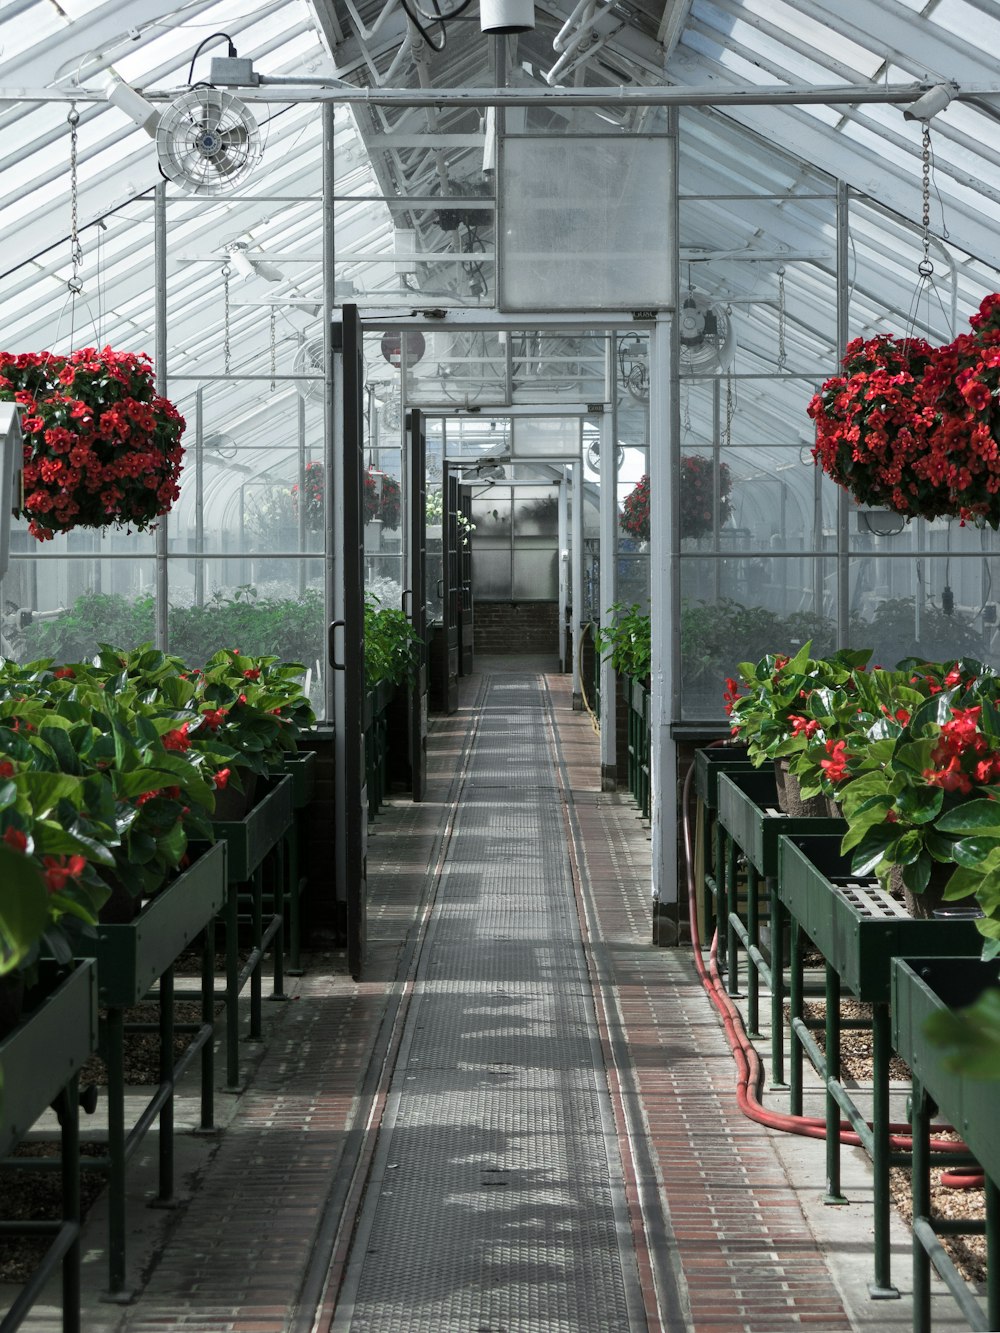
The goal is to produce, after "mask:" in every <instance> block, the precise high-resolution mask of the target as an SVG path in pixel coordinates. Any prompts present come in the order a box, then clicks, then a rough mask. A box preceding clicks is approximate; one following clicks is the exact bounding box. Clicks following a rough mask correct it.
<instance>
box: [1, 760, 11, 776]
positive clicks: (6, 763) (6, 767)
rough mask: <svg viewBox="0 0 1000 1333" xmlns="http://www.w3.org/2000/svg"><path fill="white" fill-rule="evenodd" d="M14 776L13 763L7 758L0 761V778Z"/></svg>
mask: <svg viewBox="0 0 1000 1333" xmlns="http://www.w3.org/2000/svg"><path fill="white" fill-rule="evenodd" d="M13 776H14V765H13V764H12V763H11V762H10V760H9V759H4V760H3V761H0V778H12V777H13Z"/></svg>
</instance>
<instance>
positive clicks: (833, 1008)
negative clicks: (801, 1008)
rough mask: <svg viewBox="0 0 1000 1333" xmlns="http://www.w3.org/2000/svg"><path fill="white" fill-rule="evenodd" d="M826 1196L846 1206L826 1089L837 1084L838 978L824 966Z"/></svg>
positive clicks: (835, 1111)
mask: <svg viewBox="0 0 1000 1333" xmlns="http://www.w3.org/2000/svg"><path fill="white" fill-rule="evenodd" d="M825 1054H826V1061H825V1068H826V1088H827V1091H826V1194H825V1196H824V1198H823V1202H824V1203H830V1204H840V1203H847V1200H846V1199H845V1198H844V1195H843V1193H842V1192H841V1188H840V1104H839V1103H838V1101H837V1099H836V1097H834V1095H833V1093H832V1091H831V1090H830V1085H831V1083H833V1082H834V1081H836V1082H838V1083H839V1082H840V975H839V973H838V972H837V970H836V969H835V968H834V967H832V966H831V964H830V963H827V964H826V1052H825Z"/></svg>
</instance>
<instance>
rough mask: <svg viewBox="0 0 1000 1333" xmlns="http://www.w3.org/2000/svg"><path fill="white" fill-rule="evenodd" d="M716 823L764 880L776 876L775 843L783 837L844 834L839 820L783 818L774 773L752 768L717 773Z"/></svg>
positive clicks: (789, 816)
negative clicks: (742, 770) (717, 814)
mask: <svg viewBox="0 0 1000 1333" xmlns="http://www.w3.org/2000/svg"><path fill="white" fill-rule="evenodd" d="M718 783H719V822H720V823H721V824H722V827H723V828H724V829H725V830H726V832H727V833H729V834H730V836H731V837H732V839H733V841H734V842H735V843H736V845H737V846H738V847H739V848H741V850H742V851H743V854H744V855H745V856H746V857H747V859H748V860H749V861H750V862H751V864H752V865H753V866H755V868H756V869H757V871H758V872H759V873H760V874H762V875H763V876H765V878H767V879H773V878H774V876H775V875H777V873H778V844H779V843H780V841H781V838H782V836H783V835H786V834H787V835H788V836H792V835H794V834H800V833H838V834H843V831H844V827H845V826H844V821H843V820H842V819H826V818H823V819H810V818H800V817H798V816H792V815H784V814H782V813H781V811H780V810H779V809H778V789H777V786H776V784H775V780H774V774H773V773H767V772H763V771H762V770H760V769H752V770H750V771H749V772H740V771H739V770H733V771H730V772H724V773H720V774H719V777H718Z"/></svg>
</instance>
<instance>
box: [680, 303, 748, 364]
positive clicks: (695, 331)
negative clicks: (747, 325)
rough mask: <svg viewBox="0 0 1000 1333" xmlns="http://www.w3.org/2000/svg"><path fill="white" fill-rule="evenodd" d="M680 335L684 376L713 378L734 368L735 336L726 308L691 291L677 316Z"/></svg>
mask: <svg viewBox="0 0 1000 1333" xmlns="http://www.w3.org/2000/svg"><path fill="white" fill-rule="evenodd" d="M677 333H678V338H679V341H680V362H681V371H682V372H684V371H687V372H688V373H689V374H696V375H710V374H712V373H713V372H714V371H716V370H725V369H727V368H728V367H729V366H730V365H732V361H733V354H734V353H735V351H736V335H735V332H734V330H733V321H732V317H731V316H730V314H729V313H728V311H727V310H726V308H725V306H723V305H719V304H713V302H712V301H710V300H709V299H708V297H707V296H702V295H701V294H700V293H698V292H695V291H694V290H693V289H690V288H689V290H688V294H687V296H685V298H684V300H683V301H682V302H681V308H680V310H679V311H678V312H677Z"/></svg>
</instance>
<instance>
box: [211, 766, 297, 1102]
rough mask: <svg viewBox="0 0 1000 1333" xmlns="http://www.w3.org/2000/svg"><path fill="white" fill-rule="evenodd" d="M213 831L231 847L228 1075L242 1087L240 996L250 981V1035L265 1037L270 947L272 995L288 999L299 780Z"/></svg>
mask: <svg viewBox="0 0 1000 1333" xmlns="http://www.w3.org/2000/svg"><path fill="white" fill-rule="evenodd" d="M212 827H213V829H214V831H215V836H216V837H217V838H218V839H219V840H220V842H222V843H224V844H225V845H226V847H227V848H228V851H229V858H228V866H227V877H228V882H227V885H226V892H225V904H224V908H223V911H222V913H221V915H220V918H219V919H220V920H221V921H222V923H223V925H224V926H225V928H226V988H225V991H224V992H222V994H221V995H220V996H219V998H220V999H223V1000H224V1001H225V1004H226V1081H227V1086H228V1088H229V1089H230V1090H231V1091H236V1090H238V1089H239V1087H240V1056H239V1040H240V1034H239V997H240V994H241V993H242V991H243V989H244V987H245V986H246V984H247V982H248V981H249V982H250V1031H249V1037H248V1039H249V1040H250V1041H260V1040H262V1037H263V1012H262V1008H261V968H262V964H263V960H264V954H265V952H266V951H267V949H268V948H269V947H270V948H271V949H272V952H273V958H274V982H273V990H272V995H273V998H274V999H284V998H285V995H284V939H283V936H284V904H285V899H286V895H287V893H288V891H289V878H288V862H289V856H288V855H287V852H288V845H287V844H288V840H289V838H290V835H291V833H292V830H293V829H294V827H295V783H294V780H293V778H292V777H291V776H286V777H281V778H278V779H277V780H276V781H275V782H274V785H273V786H272V787H271V788H270V790H269V791H268V792H267V794H266V795H265V796H264V797H263V799H262V800H260V801H258V802H257V804H256V805H255V806H253V807H252V809H250V810H249V811H248V812H247V813H246V815H245V816H244V817H243V818H242V819H232V820H217V821H216V822H215V823H214V824H213V826H212ZM268 862H270V881H271V882H270V887H271V908H270V912H271V915H270V919H269V920H268V921H267V922H266V923H265V921H264V905H263V904H264V888H265V879H266V877H267V873H266V872H267V864H268ZM241 898H242V899H243V900H244V902H245V903H246V906H247V914H248V918H249V921H250V926H251V950H250V955H249V957H248V958H247V961H246V962H245V963H244V965H243V968H242V969H241V968H240V965H239V921H240V899H241Z"/></svg>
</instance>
